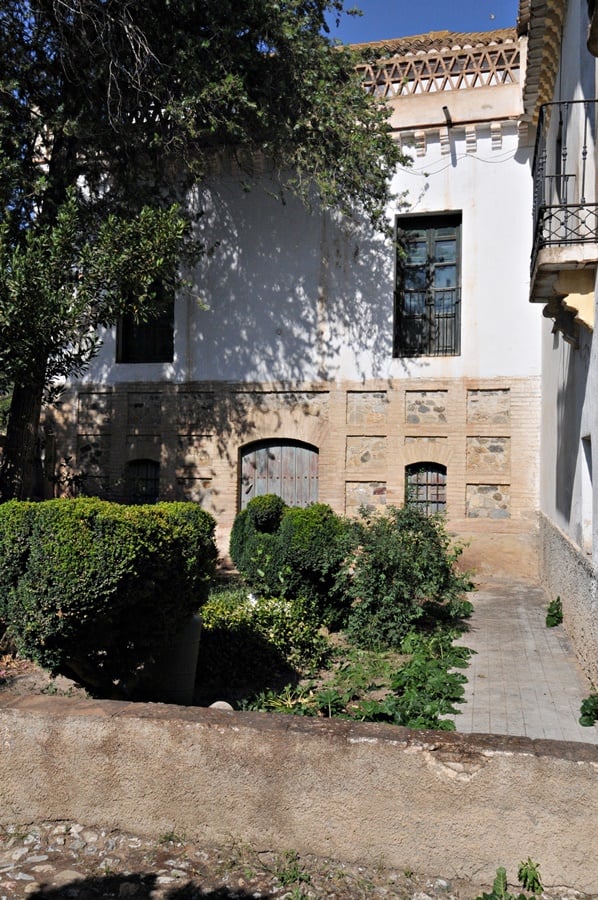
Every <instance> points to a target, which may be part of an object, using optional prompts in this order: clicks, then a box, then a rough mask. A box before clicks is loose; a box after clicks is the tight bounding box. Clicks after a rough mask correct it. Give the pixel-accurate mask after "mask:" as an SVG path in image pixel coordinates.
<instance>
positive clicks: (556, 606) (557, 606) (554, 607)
mask: <svg viewBox="0 0 598 900" xmlns="http://www.w3.org/2000/svg"><path fill="white" fill-rule="evenodd" d="M562 621H563V604H562V603H561V598H560V597H557V598H556V600H551V601H550V603H549V604H548V607H547V609H546V627H547V628H554V627H555V626H556V625H560V624H561V622H562Z"/></svg>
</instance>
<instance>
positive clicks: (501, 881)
mask: <svg viewBox="0 0 598 900" xmlns="http://www.w3.org/2000/svg"><path fill="white" fill-rule="evenodd" d="M517 877H518V879H519V883H520V884H521V886H522V887H523V888H524V890H526V891H528V892H529V893H530V894H531V895H532V897H535V896H536V895H537V894H541V893H542V890H543V887H542V881H541V879H540V866H539V865H538V863H535V862H533V861H532V860H531V859H530V858H529V857H528V859H527V860H525V861H524V862H521V863H519V867H518V870H517ZM476 900H528V894H524V893H519V894H512V893H511V891H509V885H508V882H507V870H506V869H505V868H504V866H499V868H498V869H497V870H496V877H495V879H494V882H493V884H492V891H491V892H490V893H489V894H488V893H483V894H481V895H480V896H479V897H476Z"/></svg>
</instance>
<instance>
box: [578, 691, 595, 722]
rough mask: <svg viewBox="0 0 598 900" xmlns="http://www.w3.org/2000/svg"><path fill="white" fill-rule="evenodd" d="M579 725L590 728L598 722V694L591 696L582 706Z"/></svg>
mask: <svg viewBox="0 0 598 900" xmlns="http://www.w3.org/2000/svg"><path fill="white" fill-rule="evenodd" d="M580 712H581V716H580V717H579V724H580V725H585V726H590V725H593V724H594V723H595V722H598V694H590V696H589V697H586V699H585V700H583V701H582V704H581V710H580Z"/></svg>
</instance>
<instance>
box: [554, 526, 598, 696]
mask: <svg viewBox="0 0 598 900" xmlns="http://www.w3.org/2000/svg"><path fill="white" fill-rule="evenodd" d="M540 577H541V580H542V584H543V586H544V588H545V589H546V591H547V593H548V594H549V596H550V598H551V599H554V598H555V597H560V598H561V602H562V604H563V624H564V626H565V628H566V630H567V632H568V633H569V635H570V637H571V640H572V641H573V646H574V647H575V652H576V653H577V657H578V659H579V662H580V664H581V666H582V668H583V670H584V672H585V673H586V675H587V676H588V678H589V679H590V681H591V682H592V684H593V685H594V686H595V688H596V689H597V690H598V580H597V578H596V570H595V569H594V567H593V565H592V562H591V558H590V556H589V555H588V554H586V553H584V551H583V550H581V549H580V548H579V547H577V546H576V545H575V544H573V542H572V541H571V540H569V538H568V537H567V536H566V535H565V534H563V532H562V531H560V530H559V529H558V528H557V527H556V526H555V525H554V524H553V523H552V522H551V521H550V520H549V519H547V518H546V516H543V515H541V516H540Z"/></svg>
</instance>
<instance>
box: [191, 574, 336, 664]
mask: <svg viewBox="0 0 598 900" xmlns="http://www.w3.org/2000/svg"><path fill="white" fill-rule="evenodd" d="M202 618H203V625H204V629H205V630H206V631H212V630H215V629H226V630H227V631H229V632H230V633H234V632H239V631H245V632H254V633H255V634H258V635H259V636H260V637H261V638H263V639H264V641H266V642H267V644H268V645H269V646H270V647H272V648H274V649H275V650H276V651H277V652H278V653H280V655H281V656H282V657H283V658H284V660H285V661H286V662H287V663H289V664H290V665H291V666H293V667H295V668H305V667H307V668H309V667H312V666H316V665H318V664H319V663H320V662H321V659H322V655H323V653H324V652H325V650H326V647H327V641H326V638H325V637H324V636H323V635H321V634H320V633H319V627H320V626H319V622H318V619H317V616H316V615H315V612H314V610H313V608H312V607H311V605H310V604H309V603H308V602H307V601H305V600H303V599H294V600H287V599H284V598H281V597H255V596H254V595H253V594H248V593H247V590H246V589H243V588H242V589H236V590H235V589H233V590H231V589H228V590H224V591H220V592H214V593H213V594H212V595H211V596H210V599H209V600H208V602H207V603H206V604H205V606H204V607H203V609H202Z"/></svg>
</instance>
